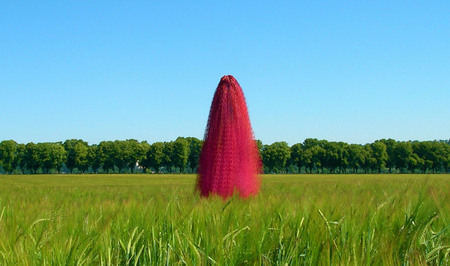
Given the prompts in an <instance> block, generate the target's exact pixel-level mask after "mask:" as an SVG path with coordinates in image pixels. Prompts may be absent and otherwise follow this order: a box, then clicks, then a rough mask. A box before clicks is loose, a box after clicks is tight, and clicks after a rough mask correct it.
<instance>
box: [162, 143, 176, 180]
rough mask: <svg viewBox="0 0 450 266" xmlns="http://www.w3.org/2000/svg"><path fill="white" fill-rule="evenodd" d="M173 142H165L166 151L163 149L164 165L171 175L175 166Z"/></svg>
mask: <svg viewBox="0 0 450 266" xmlns="http://www.w3.org/2000/svg"><path fill="white" fill-rule="evenodd" d="M173 148H174V147H173V141H170V142H164V149H163V154H164V157H163V160H162V164H163V166H164V167H165V168H166V172H167V173H170V172H171V171H172V167H173V166H174V162H173V160H172V159H173V153H174V151H173Z"/></svg>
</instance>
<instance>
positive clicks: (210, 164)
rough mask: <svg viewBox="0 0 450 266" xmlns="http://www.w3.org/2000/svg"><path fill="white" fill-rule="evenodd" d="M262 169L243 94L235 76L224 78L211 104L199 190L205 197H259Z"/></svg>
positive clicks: (201, 159) (199, 174)
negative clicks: (237, 195) (213, 195)
mask: <svg viewBox="0 0 450 266" xmlns="http://www.w3.org/2000/svg"><path fill="white" fill-rule="evenodd" d="M261 167H262V163H261V158H260V156H259V152H258V147H257V144H256V141H255V140H254V137H253V131H252V127H251V124H250V119H249V116H248V111H247V104H246V102H245V97H244V93H243V92H242V89H241V86H240V85H239V83H238V82H237V80H236V79H235V78H234V77H233V76H231V75H228V76H223V77H222V79H221V80H220V82H219V85H218V86H217V89H216V92H215V94H214V98H213V101H212V104H211V109H210V113H209V118H208V124H207V126H206V132H205V136H204V143H203V148H202V152H201V155H200V160H199V169H198V177H197V189H198V190H199V191H200V194H201V195H202V196H204V197H208V196H210V195H211V194H216V195H219V196H221V197H223V198H228V197H230V196H232V195H233V194H234V193H238V194H239V196H240V197H243V198H245V197H248V196H250V195H256V194H257V193H258V191H259V187H260V180H259V177H258V174H259V173H261Z"/></svg>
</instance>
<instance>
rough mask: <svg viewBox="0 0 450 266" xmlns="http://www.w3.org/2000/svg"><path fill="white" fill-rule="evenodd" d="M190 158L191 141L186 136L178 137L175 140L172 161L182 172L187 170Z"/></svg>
mask: <svg viewBox="0 0 450 266" xmlns="http://www.w3.org/2000/svg"><path fill="white" fill-rule="evenodd" d="M188 159H189V142H188V141H187V140H186V139H185V138H181V137H179V138H177V139H176V140H175V141H174V142H173V152H172V158H171V161H172V163H173V165H174V166H175V167H178V168H179V169H180V172H181V173H184V172H185V171H186V166H187V163H188Z"/></svg>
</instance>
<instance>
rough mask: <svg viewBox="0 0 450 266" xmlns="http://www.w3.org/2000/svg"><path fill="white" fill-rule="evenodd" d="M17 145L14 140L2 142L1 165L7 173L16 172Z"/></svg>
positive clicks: (0, 146)
mask: <svg viewBox="0 0 450 266" xmlns="http://www.w3.org/2000/svg"><path fill="white" fill-rule="evenodd" d="M16 153H17V143H16V142H15V141H14V140H4V141H2V142H0V165H1V166H2V167H3V170H5V172H6V173H12V171H13V170H14V161H16V156H17V154H16Z"/></svg>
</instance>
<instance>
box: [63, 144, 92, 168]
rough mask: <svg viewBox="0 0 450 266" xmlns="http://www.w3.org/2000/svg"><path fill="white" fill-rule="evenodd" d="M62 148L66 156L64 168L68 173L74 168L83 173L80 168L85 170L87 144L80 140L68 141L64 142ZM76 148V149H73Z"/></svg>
mask: <svg viewBox="0 0 450 266" xmlns="http://www.w3.org/2000/svg"><path fill="white" fill-rule="evenodd" d="M77 145H78V146H77ZM63 146H64V149H65V150H66V154H67V159H66V162H65V163H66V167H67V168H68V169H69V171H70V173H72V172H73V169H75V168H78V169H79V170H81V171H83V170H82V169H81V168H84V169H86V165H87V149H88V148H87V147H88V143H87V142H85V141H83V140H81V139H69V140H66V141H64V144H63ZM76 146H77V149H75V147H76Z"/></svg>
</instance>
